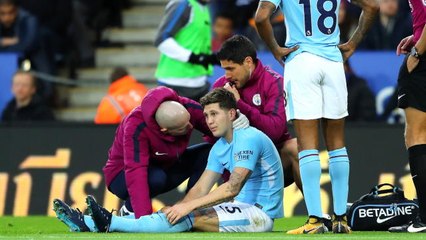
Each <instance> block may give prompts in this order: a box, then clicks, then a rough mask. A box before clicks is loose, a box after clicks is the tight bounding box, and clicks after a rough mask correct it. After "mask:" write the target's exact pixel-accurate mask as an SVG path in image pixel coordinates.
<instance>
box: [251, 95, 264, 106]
mask: <svg viewBox="0 0 426 240" xmlns="http://www.w3.org/2000/svg"><path fill="white" fill-rule="evenodd" d="M252 101H253V104H254V105H256V106H260V104H262V100H261V99H260V94H259V93H256V94H255V95H254V96H253V100H252Z"/></svg>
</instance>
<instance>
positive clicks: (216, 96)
mask: <svg viewBox="0 0 426 240" xmlns="http://www.w3.org/2000/svg"><path fill="white" fill-rule="evenodd" d="M213 103H219V107H220V108H221V109H227V110H229V109H232V108H234V109H237V100H235V97H234V94H232V93H231V92H230V91H228V90H226V89H225V88H215V89H213V90H212V91H210V92H209V93H207V94H206V95H205V96H204V97H202V98H201V99H200V104H201V106H203V108H204V107H205V106H206V105H209V104H213Z"/></svg>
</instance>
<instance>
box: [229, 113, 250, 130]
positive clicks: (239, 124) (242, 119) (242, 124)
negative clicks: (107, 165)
mask: <svg viewBox="0 0 426 240" xmlns="http://www.w3.org/2000/svg"><path fill="white" fill-rule="evenodd" d="M237 114H238V118H237V119H235V120H234V122H233V123H232V128H234V129H244V128H248V127H250V122H249V120H248V118H247V117H246V115H244V114H242V113H241V112H240V110H239V109H237Z"/></svg>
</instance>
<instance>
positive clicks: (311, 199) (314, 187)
mask: <svg viewBox="0 0 426 240" xmlns="http://www.w3.org/2000/svg"><path fill="white" fill-rule="evenodd" d="M299 166H300V177H301V178H302V185H303V195H304V197H305V203H306V207H307V209H308V214H309V216H317V217H322V210H321V195H320V178H321V164H320V160H319V156H318V150H316V149H310V150H303V151H301V152H299Z"/></svg>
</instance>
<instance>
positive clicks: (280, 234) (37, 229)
mask: <svg viewBox="0 0 426 240" xmlns="http://www.w3.org/2000/svg"><path fill="white" fill-rule="evenodd" d="M304 221H305V217H292V218H286V219H280V220H277V221H276V222H275V226H274V232H271V233H254V234H253V233H169V234H165V233H157V234H141V233H138V234H136V233H109V234H105V233H72V232H69V231H68V228H67V227H66V226H65V225H64V224H63V223H61V222H60V221H59V220H57V219H56V218H52V217H36V216H34V217H0V239H138V240H140V239H156V240H159V239H173V240H174V239H189V240H191V239H205V240H208V239H264V240H266V239H354V240H355V239H404V240H408V239H410V240H412V239H426V234H421V233H419V234H408V233H393V234H392V233H388V232H353V233H352V234H349V235H337V234H331V233H328V234H322V235H297V236H294V235H287V234H285V233H284V232H285V231H287V230H289V229H292V228H296V227H298V226H299V225H301V224H303V223H304Z"/></svg>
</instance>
